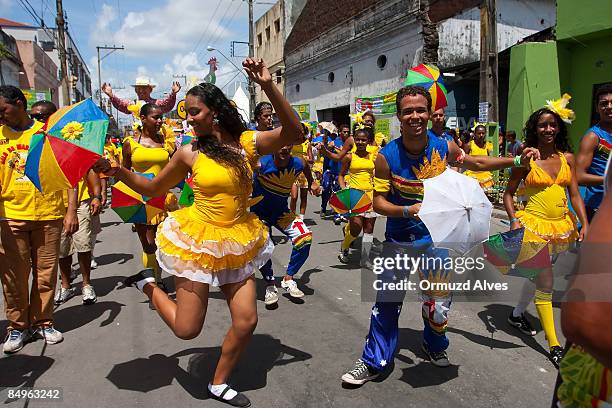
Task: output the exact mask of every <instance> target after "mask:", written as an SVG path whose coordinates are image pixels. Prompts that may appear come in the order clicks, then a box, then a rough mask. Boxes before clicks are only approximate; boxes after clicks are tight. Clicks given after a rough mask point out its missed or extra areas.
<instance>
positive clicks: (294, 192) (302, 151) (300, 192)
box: [289, 123, 314, 219]
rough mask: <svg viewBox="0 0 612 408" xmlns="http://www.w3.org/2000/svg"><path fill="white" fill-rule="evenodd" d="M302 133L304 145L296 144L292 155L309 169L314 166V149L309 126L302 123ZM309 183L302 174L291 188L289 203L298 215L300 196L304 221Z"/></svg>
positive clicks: (301, 216)
mask: <svg viewBox="0 0 612 408" xmlns="http://www.w3.org/2000/svg"><path fill="white" fill-rule="evenodd" d="M302 133H303V140H304V142H303V143H299V142H298V143H297V144H294V145H293V147H292V148H291V155H292V156H294V157H298V158H300V159H302V160H303V161H304V164H305V165H306V166H308V167H309V168H311V167H312V165H313V164H314V160H313V158H312V147H311V146H310V138H309V137H308V135H309V134H310V130H309V129H308V126H306V125H305V124H304V123H302ZM308 191H309V189H308V181H307V180H306V176H304V173H302V174H300V176H299V177H298V178H297V180H295V183H294V184H293V187H292V188H291V201H290V202H289V209H291V211H293V212H294V213H296V214H297V212H296V209H297V200H298V196H299V198H300V212H299V217H300V218H301V219H304V214H306V206H307V205H308Z"/></svg>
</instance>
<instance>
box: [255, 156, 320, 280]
mask: <svg viewBox="0 0 612 408" xmlns="http://www.w3.org/2000/svg"><path fill="white" fill-rule="evenodd" d="M303 163H304V162H303V161H302V160H301V159H299V158H297V157H293V156H292V157H291V158H290V159H289V164H288V165H287V167H284V168H278V167H277V166H276V164H275V163H274V156H273V155H267V156H263V157H262V158H261V159H260V161H259V168H258V170H257V176H256V177H255V179H254V181H253V197H254V198H257V197H262V199H261V200H260V201H259V202H258V203H257V204H255V205H253V206H252V207H251V211H252V212H253V213H255V214H257V216H258V217H259V218H260V219H261V220H262V221H264V222H265V223H266V224H267V225H269V226H270V227H276V228H278V229H279V230H280V231H282V232H283V233H284V234H285V235H286V236H287V237H289V239H291V244H292V245H293V249H292V251H291V257H290V259H289V265H287V275H289V276H293V275H295V274H296V273H297V272H298V271H299V270H300V268H301V267H302V266H303V265H304V263H305V262H306V260H307V259H308V255H309V254H310V244H311V243H312V232H310V230H309V229H308V227H307V226H306V224H304V221H303V220H302V219H301V218H300V217H299V216H298V215H297V214H295V213H294V212H293V211H290V210H289V207H288V206H287V201H288V199H289V195H290V194H291V186H292V185H293V183H294V182H295V181H296V180H297V179H298V178H299V177H300V175H303V170H304V164H303ZM261 273H262V275H263V277H264V279H265V280H266V281H268V282H272V281H274V272H273V270H272V261H268V262H267V263H266V264H265V265H264V266H263V267H262V268H261Z"/></svg>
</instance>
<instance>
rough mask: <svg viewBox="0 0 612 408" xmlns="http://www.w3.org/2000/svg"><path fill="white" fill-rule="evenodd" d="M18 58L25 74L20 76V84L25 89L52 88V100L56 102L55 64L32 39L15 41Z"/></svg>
mask: <svg viewBox="0 0 612 408" xmlns="http://www.w3.org/2000/svg"><path fill="white" fill-rule="evenodd" d="M17 49H18V50H19V58H20V59H21V61H22V63H23V69H24V72H25V75H22V76H21V81H20V85H21V87H22V88H25V89H37V90H48V89H52V91H51V94H52V99H53V102H54V103H56V104H57V102H58V100H57V87H58V85H59V83H58V81H57V65H55V63H54V62H53V61H52V60H51V58H50V57H49V56H48V55H47V54H46V53H45V52H44V51H43V50H42V48H40V47H39V46H38V44H37V43H35V42H33V41H24V40H18V41H17Z"/></svg>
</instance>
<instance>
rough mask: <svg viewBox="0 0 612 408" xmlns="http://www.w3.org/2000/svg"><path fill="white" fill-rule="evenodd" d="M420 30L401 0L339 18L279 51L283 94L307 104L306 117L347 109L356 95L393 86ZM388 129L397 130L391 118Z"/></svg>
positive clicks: (411, 56) (417, 44)
mask: <svg viewBox="0 0 612 408" xmlns="http://www.w3.org/2000/svg"><path fill="white" fill-rule="evenodd" d="M402 6H403V7H402ZM420 30H421V28H420V25H419V24H418V23H417V22H416V20H415V18H414V16H413V15H410V13H409V10H406V8H405V2H402V1H388V2H387V4H386V7H384V8H383V7H382V6H379V7H377V8H376V10H375V11H368V12H366V13H363V14H361V15H359V16H358V17H357V18H354V19H350V20H348V21H345V22H344V23H342V24H341V25H338V26H336V27H335V28H334V29H332V30H330V31H329V32H328V33H327V34H326V35H325V36H321V37H319V38H317V39H315V40H314V41H311V42H309V43H307V44H303V45H302V46H301V47H300V48H299V49H298V50H296V51H295V52H293V53H291V54H289V55H286V56H285V62H286V66H287V82H286V95H287V98H288V99H289V101H290V102H291V103H292V104H309V105H310V117H311V119H312V120H317V110H322V109H329V108H335V107H340V106H346V105H350V106H351V111H353V110H354V101H355V98H356V97H360V96H374V95H379V94H384V93H387V92H392V91H396V90H397V89H399V88H400V87H401V85H402V81H403V78H404V77H405V75H406V70H407V69H408V68H409V67H410V66H412V64H413V62H414V56H415V53H416V51H417V50H418V49H419V47H421V46H422V40H421V37H420ZM381 55H385V56H386V59H387V63H386V65H385V67H384V68H382V69H380V68H379V67H378V66H377V60H378V58H379V56H381ZM330 73H333V75H334V81H333V82H329V80H328V78H329V74H330ZM297 85H299V88H300V90H299V91H297V89H296V86H297ZM391 134H392V135H393V136H398V135H399V129H398V126H397V122H396V119H394V121H393V122H392V125H391Z"/></svg>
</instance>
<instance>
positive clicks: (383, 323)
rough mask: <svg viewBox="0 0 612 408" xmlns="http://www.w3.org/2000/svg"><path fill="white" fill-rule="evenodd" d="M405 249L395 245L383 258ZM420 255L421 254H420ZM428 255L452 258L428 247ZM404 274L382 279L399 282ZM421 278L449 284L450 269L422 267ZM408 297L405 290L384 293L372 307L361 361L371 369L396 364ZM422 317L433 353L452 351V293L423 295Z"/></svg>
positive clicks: (386, 274) (391, 273)
mask: <svg viewBox="0 0 612 408" xmlns="http://www.w3.org/2000/svg"><path fill="white" fill-rule="evenodd" d="M401 251H402V248H401V246H397V245H393V246H392V247H390V250H386V249H384V250H383V254H382V256H383V257H395V254H397V253H401ZM417 252H420V251H417ZM425 255H426V256H429V257H432V258H434V257H442V258H445V257H447V256H448V251H446V250H440V249H433V248H428V249H427V250H425ZM403 272H404V271H397V270H395V269H393V270H391V269H390V270H385V271H384V272H383V273H382V275H381V276H380V278H381V279H382V281H383V282H394V281H395V282H398V281H400V280H401V279H404V278H405V277H407V276H406V275H405V274H404V273H403ZM418 274H419V275H418V276H419V279H421V280H422V279H428V280H430V281H432V280H435V281H436V282H444V281H446V282H448V280H449V278H450V273H449V271H447V270H442V271H440V270H434V269H427V268H421V269H420V270H419V271H418ZM393 276H395V277H396V279H393ZM404 296H405V292H403V291H394V293H388V292H384V291H380V292H378V294H377V301H376V303H375V304H374V307H372V314H371V316H370V331H369V333H368V336H367V338H366V343H365V346H364V348H363V354H362V356H361V359H362V360H363V362H364V363H365V364H366V365H367V366H368V367H370V368H372V369H374V370H377V371H382V370H384V368H385V366H387V364H389V363H390V362H391V361H393V356H394V354H395V350H396V348H397V338H398V320H399V316H400V313H401V311H402V304H403V303H402V300H403V298H404ZM421 298H422V305H421V310H422V317H423V325H424V328H423V342H424V343H426V345H427V347H428V349H429V350H430V351H431V352H439V351H443V350H446V349H447V348H448V337H446V326H447V323H448V311H449V310H450V304H451V295H450V293H441V292H436V293H431V292H422V293H421Z"/></svg>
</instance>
